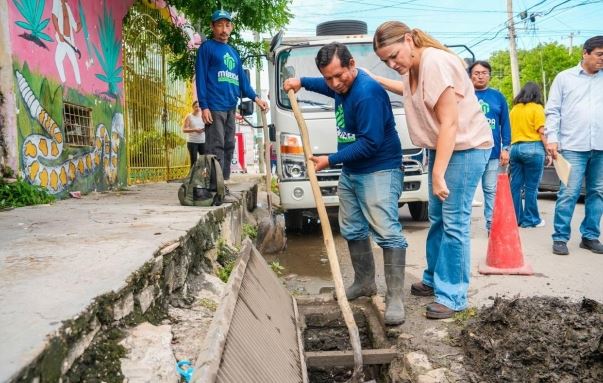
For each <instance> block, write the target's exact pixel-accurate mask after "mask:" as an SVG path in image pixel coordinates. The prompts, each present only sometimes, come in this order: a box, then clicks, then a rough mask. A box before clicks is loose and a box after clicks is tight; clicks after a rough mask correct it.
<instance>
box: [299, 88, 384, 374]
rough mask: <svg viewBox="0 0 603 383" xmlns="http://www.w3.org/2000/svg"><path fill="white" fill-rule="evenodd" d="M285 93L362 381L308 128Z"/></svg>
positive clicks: (353, 328) (359, 356) (357, 346)
mask: <svg viewBox="0 0 603 383" xmlns="http://www.w3.org/2000/svg"><path fill="white" fill-rule="evenodd" d="M288 96H289V100H290V101H291V108H292V109H293V114H294V115H295V119H296V120H297V125H298V126H299V131H300V133H301V138H302V146H303V148H304V155H305V157H306V167H307V169H308V176H309V177H310V185H311V186H312V194H314V201H315V202H316V209H317V210H318V216H319V218H320V226H321V228H322V236H323V239H324V242H325V247H326V248H327V255H328V257H329V265H330V267H331V275H332V276H333V282H335V294H336V295H337V303H339V308H340V309H341V312H342V314H343V319H344V321H345V324H346V326H347V327H348V332H349V333H350V343H352V351H353V354H354V370H353V371H352V379H351V382H353V383H361V382H362V380H361V379H363V378H364V374H363V372H362V346H361V345H360V335H359V333H358V326H356V322H355V321H354V314H353V313H352V309H351V308H350V303H349V302H348V297H347V296H346V295H345V289H344V287H343V279H342V278H341V270H340V269H339V261H338V260H337V251H336V250H335V241H334V240H333V232H332V231H331V224H330V223H329V217H328V216H327V209H326V208H325V203H324V201H323V200H322V194H321V193H320V187H319V186H318V179H317V178H316V169H314V162H312V161H311V160H310V157H311V156H312V150H311V149H310V139H309V138H308V128H307V127H306V121H305V120H304V118H303V117H302V114H301V112H300V111H299V106H298V105H297V98H296V97H295V92H294V91H293V90H289V92H288ZM373 382H374V381H373ZM367 383H370V382H367Z"/></svg>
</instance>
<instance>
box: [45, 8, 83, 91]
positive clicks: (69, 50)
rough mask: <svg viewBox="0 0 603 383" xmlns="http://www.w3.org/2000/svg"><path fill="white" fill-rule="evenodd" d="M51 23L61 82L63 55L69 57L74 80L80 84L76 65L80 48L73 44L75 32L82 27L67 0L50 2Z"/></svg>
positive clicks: (55, 56)
mask: <svg viewBox="0 0 603 383" xmlns="http://www.w3.org/2000/svg"><path fill="white" fill-rule="evenodd" d="M52 25H54V30H55V32H56V33H55V35H54V36H55V40H56V42H57V49H56V51H55V53H54V62H55V64H56V66H57V70H58V71H59V76H60V77H61V82H62V83H65V81H66V78H65V68H64V66H63V61H64V60H65V56H67V58H69V61H70V62H71V66H72V67H73V73H74V75H75V82H76V83H77V84H78V85H80V84H81V80H80V68H79V66H78V62H77V58H76V57H75V55H76V54H77V55H78V56H79V57H81V55H82V54H81V53H80V50H79V49H78V48H77V47H76V46H75V33H76V32H79V31H80V29H81V28H82V26H81V24H80V23H78V22H76V21H75V18H74V17H73V12H71V8H70V7H69V4H67V0H53V2H52Z"/></svg>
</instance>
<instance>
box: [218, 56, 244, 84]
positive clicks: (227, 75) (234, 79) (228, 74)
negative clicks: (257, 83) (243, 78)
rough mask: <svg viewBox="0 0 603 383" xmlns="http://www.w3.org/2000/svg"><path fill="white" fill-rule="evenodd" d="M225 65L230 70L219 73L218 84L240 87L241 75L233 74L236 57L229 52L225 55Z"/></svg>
mask: <svg viewBox="0 0 603 383" xmlns="http://www.w3.org/2000/svg"><path fill="white" fill-rule="evenodd" d="M224 65H226V68H227V69H228V70H221V71H218V82H227V83H230V84H233V85H235V86H239V75H238V74H236V73H233V72H232V70H233V69H234V68H235V66H236V62H235V59H234V57H232V56H231V55H230V53H228V52H226V54H225V55H224Z"/></svg>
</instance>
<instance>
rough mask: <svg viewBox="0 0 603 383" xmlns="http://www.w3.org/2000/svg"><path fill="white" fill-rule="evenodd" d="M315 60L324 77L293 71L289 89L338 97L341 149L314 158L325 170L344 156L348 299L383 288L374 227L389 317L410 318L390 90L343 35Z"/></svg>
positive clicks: (342, 222)
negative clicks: (361, 64) (360, 62)
mask: <svg viewBox="0 0 603 383" xmlns="http://www.w3.org/2000/svg"><path fill="white" fill-rule="evenodd" d="M316 65H317V66H318V70H319V71H320V73H321V74H322V75H323V77H302V78H300V79H298V78H290V79H287V80H286V81H285V83H284V89H285V91H289V90H290V89H292V90H293V91H295V92H297V91H299V90H300V88H301V87H303V88H304V89H306V90H309V91H312V92H316V93H319V94H322V95H325V96H327V97H332V98H334V99H335V120H336V124H337V152H336V153H333V154H331V155H329V156H316V157H314V156H313V157H311V158H310V159H311V160H312V161H313V162H314V163H315V165H316V170H317V171H320V170H322V169H325V168H327V167H329V166H333V165H336V164H339V163H341V164H343V169H342V172H341V176H340V178H339V185H338V194H339V226H340V231H341V235H342V236H343V237H344V238H345V239H346V241H347V243H348V248H349V251H350V257H351V259H352V265H353V267H354V273H355V274H354V283H353V284H352V285H351V286H350V287H349V288H347V289H346V295H347V297H348V299H350V300H352V299H356V298H358V297H361V296H371V295H374V294H376V293H377V285H376V284H375V262H374V260H373V252H372V250H371V240H370V238H369V232H370V233H371V234H372V237H373V239H374V240H375V242H376V243H377V244H378V245H379V246H380V247H381V248H382V249H383V263H384V265H385V281H386V283H387V295H386V309H385V323H386V324H388V325H399V324H402V323H404V304H403V302H402V289H403V287H404V267H405V263H406V247H407V246H408V244H407V243H406V239H405V238H404V236H403V235H402V226H401V225H400V222H399V221H398V200H399V199H400V195H401V193H402V184H403V180H404V173H403V171H402V170H401V166H402V147H401V145H400V139H399V138H398V133H397V131H396V124H395V121H394V115H393V113H392V109H391V105H390V100H389V97H388V95H387V93H386V91H385V90H384V89H383V88H382V87H381V85H379V83H378V82H377V81H375V80H373V79H372V78H371V77H370V76H369V75H368V74H367V73H366V72H364V71H363V70H361V69H358V68H356V65H355V62H354V58H353V57H352V55H351V53H350V51H349V50H348V48H347V47H346V46H345V45H343V44H340V43H331V44H328V45H325V46H324V47H322V48H321V49H320V50H319V51H318V54H317V55H316Z"/></svg>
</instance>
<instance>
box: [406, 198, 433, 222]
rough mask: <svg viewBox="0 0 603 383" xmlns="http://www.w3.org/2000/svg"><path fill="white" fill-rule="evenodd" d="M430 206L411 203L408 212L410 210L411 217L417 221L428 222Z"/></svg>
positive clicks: (421, 203) (424, 203) (422, 203)
mask: <svg viewBox="0 0 603 383" xmlns="http://www.w3.org/2000/svg"><path fill="white" fill-rule="evenodd" d="M428 206H429V204H428V203H427V202H409V203H408V210H410V216H411V217H412V219H414V220H415V221H427V220H428V219H429V211H428Z"/></svg>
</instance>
